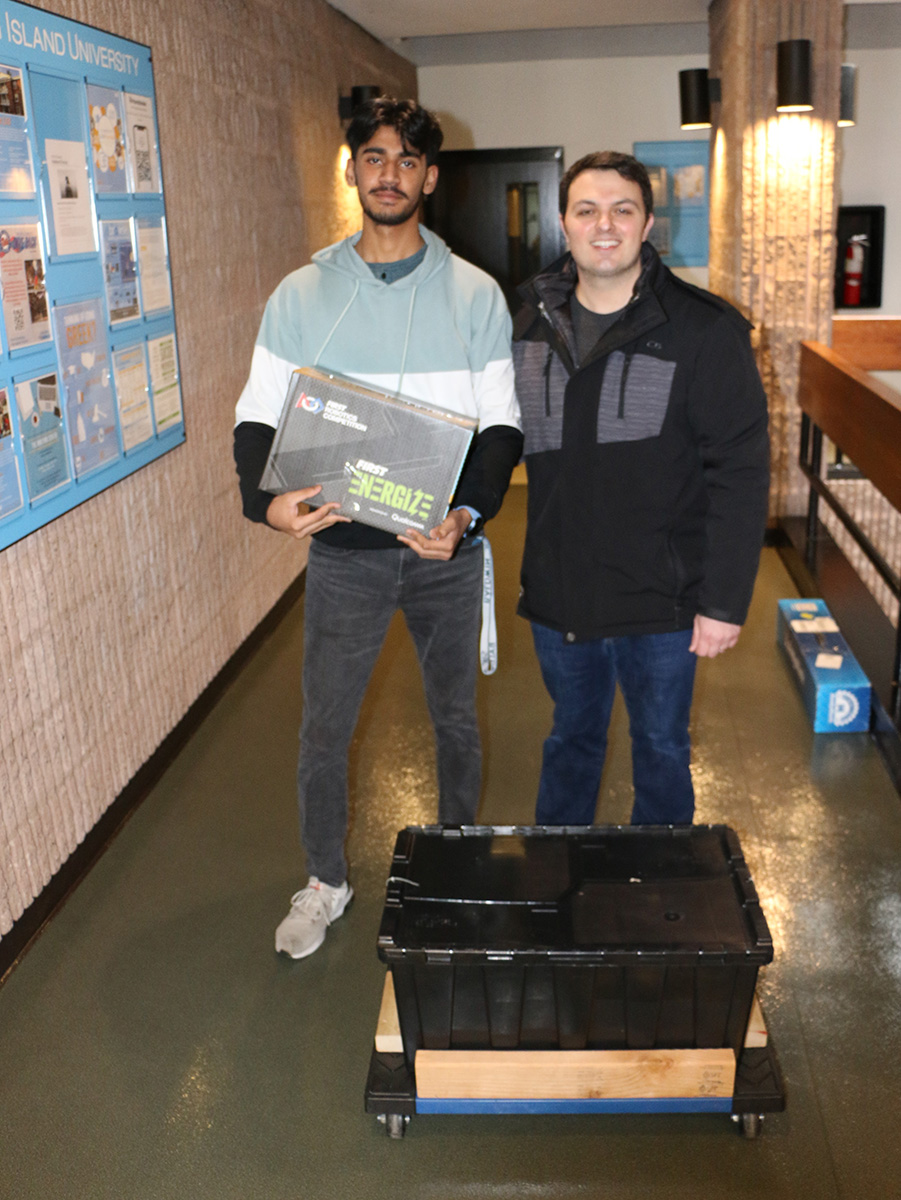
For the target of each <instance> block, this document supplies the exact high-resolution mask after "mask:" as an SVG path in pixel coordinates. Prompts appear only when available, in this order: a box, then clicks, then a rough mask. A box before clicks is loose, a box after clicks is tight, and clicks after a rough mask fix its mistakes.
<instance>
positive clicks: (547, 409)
mask: <svg viewBox="0 0 901 1200" xmlns="http://www.w3.org/2000/svg"><path fill="white" fill-rule="evenodd" d="M553 357H554V350H553V347H552V346H548V348H547V358H546V359H545V362H544V415H545V416H546V417H549V416H550V415H551V360H552V359H553Z"/></svg>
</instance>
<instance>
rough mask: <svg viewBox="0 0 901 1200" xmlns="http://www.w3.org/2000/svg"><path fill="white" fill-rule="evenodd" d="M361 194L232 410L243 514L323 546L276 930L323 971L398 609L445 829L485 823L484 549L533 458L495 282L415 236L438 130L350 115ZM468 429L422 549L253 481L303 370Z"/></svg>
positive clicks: (396, 110) (276, 309) (306, 276)
mask: <svg viewBox="0 0 901 1200" xmlns="http://www.w3.org/2000/svg"><path fill="white" fill-rule="evenodd" d="M347 140H348V144H349V145H350V149H351V159H350V160H349V162H348V164H347V173H346V179H347V183H348V186H350V187H355V188H356V189H357V193H358V195H359V198H360V204H361V206H362V209H363V228H362V230H361V232H360V233H358V234H355V235H354V236H352V237H349V238H346V239H345V240H344V241H342V242H338V243H337V244H336V245H334V246H329V247H327V248H326V249H325V250H321V251H319V252H318V253H317V254H314V255H313V260H312V262H311V263H310V265H309V266H306V267H302V268H301V269H300V270H298V271H294V272H293V273H292V274H290V275H288V276H287V278H286V279H284V280H283V281H282V283H281V284H280V285H279V286H278V287H277V288H276V290H275V292H274V293H273V295H272V296H271V297H270V299H269V302H268V304H267V306H266V311H265V313H264V316H263V322H262V325H261V327H260V332H259V335H258V338H257V343H256V347H255V349H254V354H253V362H252V365H251V371H250V378H249V379H248V381H247V384H246V386H245V388H244V391H243V392H242V394H241V397H240V399H239V401H238V406H237V413H236V428H235V461H236V464H237V468H238V475H239V477H240V483H241V493H242V498H243V503H244V513H245V515H246V516H247V517H249V518H250V519H251V520H254V521H258V522H261V523H264V524H268V525H269V526H271V527H272V528H273V529H277V530H279V531H281V532H282V533H285V534H287V535H288V536H290V537H295V538H304V537H307V536H308V535H312V538H313V540H312V542H311V545H310V558H309V563H308V566H307V579H306V601H305V615H304V660H303V698H304V708H303V721H302V725H301V734H300V741H301V747H300V762H299V766H298V801H299V807H300V822H301V838H302V841H303V845H304V849H305V851H306V858H307V868H308V871H309V873H310V879H309V882H308V883H307V885H306V887H304V888H302V889H301V890H300V891H298V892H297V893H295V895H294V896H293V898H292V900H291V908H290V911H289V913H288V915H287V916H286V917H285V919H284V920H283V921H282V923H281V924H280V925H279V927H278V929H277V930H276V936H275V947H276V950H278V951H282V952H284V953H286V954H289V955H290V956H291V957H292V958H304V957H305V956H306V955H308V954H312V953H313V951H314V950H316V949H317V948H318V947H319V946H320V945H321V944H322V942H323V940H324V938H325V935H326V932H327V929H328V926H329V925H330V924H331V923H332V921H334V920H336V919H337V918H338V917H339V916H340V915H341V914H342V913H343V912H344V909H345V908H346V906H347V904H348V902H349V901H350V899H351V897H352V895H353V891H352V888H351V886H350V884H349V883H348V880H347V862H346V860H345V856H344V841H345V837H346V834H347V804H348V801H347V753H348V747H349V745H350V739H351V737H352V735H353V731H354V727H355V725H356V721H357V716H358V713H359V709H360V705H361V703H362V699H363V695H364V692H365V690H366V687H367V685H368V682H369V678H370V676H371V673H372V669H373V667H374V665H375V661H376V658H377V657H378V654H379V651H380V649H381V646H382V643H383V641H384V638H385V634H386V632H387V629H388V624H389V622H390V620H391V618H392V616H393V615H394V613H395V611H396V610H397V609H398V608H399V609H400V610H401V611H402V612H403V614H404V617H405V619H406V622H407V626H408V628H409V630H410V634H411V636H412V638H413V641H414V644H415V646H416V651H417V654H418V656H419V662H420V667H421V670H422V675H423V682H424V684H425V694H426V701H427V703H428V707H429V713H430V715H431V718H432V722H433V725H434V728H435V738H436V745H437V757H438V789H439V802H438V819H439V821H441V822H442V823H449V824H466V823H471V822H472V821H474V819H475V816H476V810H477V808H478V802H479V790H480V786H481V748H480V740H479V730H478V724H477V720H476V714H475V683H476V673H477V659H478V640H479V622H480V614H481V590H482V567H483V550H482V544H481V538H480V537H479V532H480V530H481V527H482V525H483V524H484V522H485V521H486V520H488V519H489V518H490V517H492V516H494V515H495V513H496V512H497V511H498V509H499V508H500V505H501V501H502V499H503V496H504V493H505V491H506V489H507V485H508V483H509V480H510V474H511V472H512V470H513V467H514V466H515V464H516V462H517V461H518V459H519V456H520V453H521V450H522V434H521V433H520V422H519V409H518V406H517V403H516V397H515V392H514V386H513V367H512V361H511V353H510V333H511V330H510V317H509V314H508V311H507V307H506V303H505V301H504V298H503V295H502V293H501V291H500V288H499V287H498V286H497V284H496V283H495V282H494V281H493V280H492V279H491V278H490V277H489V276H487V275H486V274H485V273H484V272H482V271H480V270H478V269H477V268H476V267H473V266H472V265H471V264H469V263H466V262H464V261H463V260H462V259H459V258H457V257H456V256H455V255H453V254H451V252H450V250H449V249H448V247H447V246H446V245H445V244H444V242H443V241H442V240H441V239H440V238H438V237H436V236H435V234H433V233H432V232H430V231H429V230H427V229H426V228H424V227H423V226H422V225H420V224H419V220H418V218H419V209H420V204H421V201H422V198H423V196H426V195H428V194H429V193H431V192H432V191H433V190H434V188H435V185H436V183H437V179H438V167H437V163H436V159H437V155H438V150H439V148H440V146H441V140H442V133H441V129H440V126H439V125H438V123H437V121H436V120H435V118H434V116H433V115H432V114H431V113H429V112H427V111H426V110H425V109H423V108H421V107H419V105H417V104H415V103H414V102H413V101H408V100H405V101H397V100H392V99H387V98H385V97H382V98H380V99H378V100H374V101H369V102H368V103H367V104H365V105H363V106H361V107H360V108H358V109H357V110H356V112H355V113H354V116H353V119H352V121H351V123H350V126H349V127H348V131H347ZM310 366H318V367H320V368H322V369H323V370H327V371H333V372H335V373H337V374H340V375H344V376H348V377H350V378H353V379H356V380H358V381H360V382H361V383H364V384H367V385H369V386H371V387H374V388H377V389H378V390H380V391H386V392H398V393H400V394H402V395H404V396H407V397H410V398H413V399H421V400H425V401H428V402H430V403H433V404H435V405H438V406H440V407H442V408H446V409H451V410H452V411H454V412H459V413H463V414H465V415H467V416H471V417H475V418H477V420H478V423H479V425H478V433H477V435H476V438H475V440H474V445H473V448H472V450H471V452H470V455H469V458H468V459H467V462H466V464H465V466H464V469H463V472H462V475H461V477H460V482H459V485H458V488H457V492H456V495H455V497H454V507H453V508H452V509H451V510H450V511H449V512H448V514H447V516H446V517H445V518H444V520H443V521H441V523H440V524H439V525H437V526H435V527H434V528H433V529H431V530H430V531H428V533H426V534H423V533H420V532H418V531H417V530H415V529H407V530H404V531H403V532H401V533H399V534H398V535H397V536H396V537H395V536H394V535H392V534H389V533H385V532H383V531H382V530H377V529H373V528H370V527H368V526H365V525H360V524H358V523H354V522H351V521H349V520H348V519H347V518H346V517H341V516H338V515H337V513H336V512H335V509H336V507H337V506H336V505H335V504H323V505H321V506H320V507H318V508H310V507H309V504H308V501H310V500H311V499H313V497H314V496H315V495H316V494H317V493H318V491H319V490H320V489H319V486H318V485H317V482H316V480H310V486H309V487H304V488H301V489H299V490H298V491H294V492H288V493H286V494H284V495H282V496H273V495H271V494H269V493H266V492H262V491H260V490H259V487H258V484H259V480H260V477H261V475H262V471H263V467H264V465H265V462H266V459H267V457H268V453H269V448H270V446H271V444H272V439H273V436H274V433H275V428H276V426H277V424H278V418H279V415H280V413H281V409H282V405H283V403H284V399H285V395H286V394H287V390H288V383H289V379H290V376H291V373H292V371H293V370H295V369H296V368H297V367H310Z"/></svg>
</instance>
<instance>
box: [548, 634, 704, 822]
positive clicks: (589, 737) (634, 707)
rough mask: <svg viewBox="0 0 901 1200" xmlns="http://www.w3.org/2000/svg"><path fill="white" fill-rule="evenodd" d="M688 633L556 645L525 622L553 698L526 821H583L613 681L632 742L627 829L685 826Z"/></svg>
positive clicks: (589, 815) (559, 637) (688, 803)
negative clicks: (534, 793)
mask: <svg viewBox="0 0 901 1200" xmlns="http://www.w3.org/2000/svg"><path fill="white" fill-rule="evenodd" d="M691 634H692V631H691V630H690V629H686V630H683V631H680V632H678V633H651V634H642V635H641V636H639V637H617V638H597V639H594V640H592V641H587V642H572V643H570V642H566V641H565V640H564V637H563V634H561V633H557V632H555V631H554V630H553V629H548V628H547V627H546V626H544V625H538V624H535V623H533V624H532V636H533V638H534V641H535V652H536V653H537V655H538V661H539V664H540V665H541V674H542V678H543V679H544V683H545V686H546V687H547V690H548V692H549V693H550V696H551V699H552V700H553V701H554V725H553V729H552V730H551V734H550V737H549V738H548V739H547V740H546V742H545V743H544V758H543V761H542V768H541V781H540V783H539V787H538V804H537V808H536V813H535V820H536V821H537V823H538V824H539V825H591V824H592V823H593V822H594V814H595V808H596V807H597V800H598V791H599V789H600V784H601V772H602V770H603V768H604V756H605V754H606V751H607V726H608V725H609V722H610V711H611V709H612V707H613V696H614V692H615V690H616V684H617V682H619V685H620V688H621V689H622V693H623V698H624V699H625V701H626V708H627V709H628V712H629V732H630V734H631V737H632V781H633V786H634V790H635V801H634V806H633V808H632V824H633V825H682V824H685V825H688V824H691V820H692V817H693V815H694V788H693V787H692V783H691V772H690V770H689V756H690V748H691V747H690V741H689V736H688V721H689V716H690V713H691V693H692V688H693V686H694V674H695V662H696V658H695V655H694V654H691V653H690V652H689V649H688V647H689V644H690V642H691Z"/></svg>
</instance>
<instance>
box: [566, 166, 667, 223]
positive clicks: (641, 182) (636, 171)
mask: <svg viewBox="0 0 901 1200" xmlns="http://www.w3.org/2000/svg"><path fill="white" fill-rule="evenodd" d="M583 171H616V173H617V175H621V176H622V177H623V179H631V181H632V182H633V183H637V184H638V186H639V187H640V188H641V198H642V200H643V202H644V212H645V216H646V217H649V216H650V215H651V213H652V212H653V211H654V193H653V192H652V191H651V181H650V179H649V178H648V172H647V168H646V167H645V165H644V163H640V162H639V161H638V159H637V158H633V157H632V155H631V154H621V153H620V151H619V150H597V151H595V153H594V154H586V155H585V157H584V158H580V159H579V161H578V162H574V163H573V165H572V166H571V167H570V168H569V170H568V171H567V172H566V174H565V175H564V176H563V178H562V179H561V180H560V216H561V217H563V216H565V215H566V206H567V204H568V203H569V189H570V187H571V186H572V182H573V180H574V179H575V178H576V176H577V175H581V174H582V173H583Z"/></svg>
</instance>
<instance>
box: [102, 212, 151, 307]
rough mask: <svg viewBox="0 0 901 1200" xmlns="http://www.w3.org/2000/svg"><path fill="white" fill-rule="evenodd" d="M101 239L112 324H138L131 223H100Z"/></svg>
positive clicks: (136, 283) (129, 221) (128, 221)
mask: <svg viewBox="0 0 901 1200" xmlns="http://www.w3.org/2000/svg"><path fill="white" fill-rule="evenodd" d="M100 239H101V242H102V257H103V282H104V285H105V287H106V304H107V308H108V309H109V323H110V325H118V324H119V323H120V322H122V321H135V320H137V319H138V317H140V315H141V307H140V304H139V302H138V276H137V272H136V271H135V245H134V237H133V235H132V226H131V220H130V219H129V220H126V221H101V222H100Z"/></svg>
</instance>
